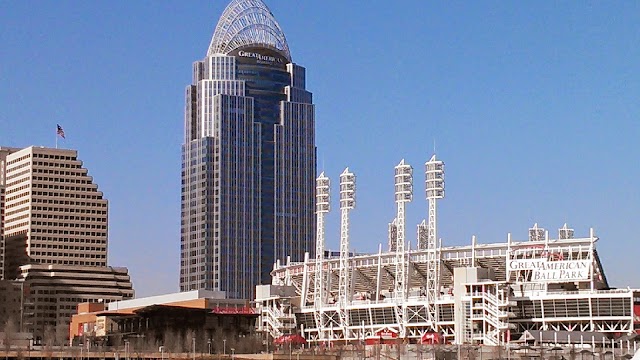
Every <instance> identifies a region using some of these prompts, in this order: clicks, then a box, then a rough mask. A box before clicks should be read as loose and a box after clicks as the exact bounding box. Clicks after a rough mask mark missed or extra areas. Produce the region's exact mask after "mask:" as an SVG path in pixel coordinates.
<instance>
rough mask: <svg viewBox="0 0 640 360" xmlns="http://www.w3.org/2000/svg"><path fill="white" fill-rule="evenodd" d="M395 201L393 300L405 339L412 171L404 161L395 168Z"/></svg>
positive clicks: (401, 332)
mask: <svg viewBox="0 0 640 360" xmlns="http://www.w3.org/2000/svg"><path fill="white" fill-rule="evenodd" d="M394 183H395V200H396V204H397V206H398V211H397V214H396V251H395V253H396V279H395V295H394V297H395V299H396V318H397V321H398V324H399V325H400V333H399V336H400V337H401V338H404V337H405V331H406V329H405V326H404V323H405V318H406V306H405V304H404V299H405V298H406V296H407V279H406V276H407V261H406V253H405V248H404V246H405V236H404V224H405V214H404V209H405V206H404V205H405V203H407V202H410V201H411V199H412V198H413V169H412V168H411V166H410V165H407V164H405V163H404V159H402V161H400V164H398V166H396V167H395V177H394Z"/></svg>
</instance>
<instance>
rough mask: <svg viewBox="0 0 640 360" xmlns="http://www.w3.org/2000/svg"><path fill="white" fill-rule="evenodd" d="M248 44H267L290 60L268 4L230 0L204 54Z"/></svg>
mask: <svg viewBox="0 0 640 360" xmlns="http://www.w3.org/2000/svg"><path fill="white" fill-rule="evenodd" d="M251 45H263V46H267V47H269V48H272V49H274V50H276V51H278V52H279V53H280V54H281V55H283V56H284V57H285V58H286V59H287V60H288V61H291V54H290V52H289V45H288V44H287V39H286V37H285V36H284V32H283V31H282V29H281V28H280V25H279V24H278V22H277V21H276V19H275V17H274V16H273V14H272V13H271V10H269V8H268V7H267V5H265V3H264V2H262V0H233V1H231V3H230V4H229V5H228V6H227V7H226V8H225V9H224V12H223V13H222V16H221V17H220V20H219V21H218V24H217V25H216V29H215V31H214V32H213V38H212V39H211V44H210V45H209V50H208V51H207V56H212V55H215V54H229V53H230V52H232V51H233V50H236V49H239V48H243V47H247V46H251Z"/></svg>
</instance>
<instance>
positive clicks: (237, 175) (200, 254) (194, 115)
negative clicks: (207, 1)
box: [180, 0, 316, 299]
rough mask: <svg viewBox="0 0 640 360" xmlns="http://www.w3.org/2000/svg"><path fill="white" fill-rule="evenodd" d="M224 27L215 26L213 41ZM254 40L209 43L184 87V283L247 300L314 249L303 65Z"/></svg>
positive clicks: (309, 117)
mask: <svg viewBox="0 0 640 360" xmlns="http://www.w3.org/2000/svg"><path fill="white" fill-rule="evenodd" d="M251 4H252V6H253V5H254V4H258V5H260V6H263V5H264V4H262V3H261V2H256V1H255V0H252V1H251ZM230 6H241V7H242V6H247V5H246V4H243V2H242V1H237V0H235V1H234V2H232V4H231V5H230ZM227 9H229V8H227ZM261 9H262V8H261ZM226 13H227V10H225V14H226ZM231 13H233V12H231ZM269 14H270V13H269ZM224 16H225V15H224V14H223V18H222V19H221V20H220V22H221V23H222V22H223V21H225V19H224ZM273 21H275V20H273ZM219 25H220V23H219ZM241 30H242V29H241ZM223 35H224V36H226V34H221V33H219V32H218V29H216V33H215V34H214V40H212V44H213V43H214V42H216V37H220V36H223ZM281 37H282V38H284V35H283V34H282V36H281ZM250 40H251V39H248V40H247V39H245V43H244V44H241V46H239V47H237V48H234V49H231V51H228V52H226V53H218V52H213V51H211V48H210V51H209V52H208V55H207V57H206V58H205V59H204V60H202V61H198V62H196V63H195V64H194V66H193V84H192V85H189V86H188V87H187V89H186V97H185V102H186V106H185V141H184V144H183V147H182V206H181V266H180V289H181V291H189V290H196V289H209V290H220V291H225V292H227V296H228V297H230V298H246V299H252V298H253V295H254V291H255V285H258V284H265V283H266V284H268V283H270V282H271V276H270V271H271V270H272V269H273V265H274V263H275V262H276V261H277V260H280V261H286V259H287V257H288V256H290V257H291V260H292V261H302V260H303V259H304V253H305V252H310V253H311V254H310V255H311V256H314V254H313V251H314V246H313V245H314V236H315V216H314V203H313V200H314V186H315V167H316V166H315V165H316V158H315V133H314V129H315V118H314V113H315V111H314V106H313V104H312V96H311V93H309V92H308V91H306V90H305V81H304V72H305V70H304V68H303V67H300V66H298V65H295V64H293V63H291V61H290V56H289V53H288V48H287V51H283V50H278V49H277V48H276V47H274V46H272V45H271V44H265V43H261V42H260V37H259V36H258V37H256V39H254V40H255V41H254V42H252V41H250Z"/></svg>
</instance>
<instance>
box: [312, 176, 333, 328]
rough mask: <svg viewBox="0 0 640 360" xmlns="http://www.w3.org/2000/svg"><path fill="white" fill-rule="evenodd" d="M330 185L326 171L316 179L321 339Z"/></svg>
mask: <svg viewBox="0 0 640 360" xmlns="http://www.w3.org/2000/svg"><path fill="white" fill-rule="evenodd" d="M330 186H331V181H330V180H329V178H328V177H326V176H325V175H324V172H322V173H321V174H320V176H318V178H317V179H316V218H317V225H316V227H317V229H316V261H315V277H314V305H315V307H316V323H317V325H318V334H319V336H320V339H323V338H324V317H323V315H322V307H323V306H324V304H325V296H326V293H327V291H326V289H327V288H326V285H327V276H326V275H327V274H326V273H325V272H324V269H323V263H324V241H325V239H324V234H325V225H324V216H325V214H326V213H328V212H329V209H330V206H329V204H330V195H329V194H330Z"/></svg>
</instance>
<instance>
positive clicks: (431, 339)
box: [420, 332, 442, 345]
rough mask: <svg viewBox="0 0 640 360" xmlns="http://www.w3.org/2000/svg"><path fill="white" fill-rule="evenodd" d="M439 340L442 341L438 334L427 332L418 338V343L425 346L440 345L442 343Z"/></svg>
mask: <svg viewBox="0 0 640 360" xmlns="http://www.w3.org/2000/svg"><path fill="white" fill-rule="evenodd" d="M441 340H442V337H441V336H440V334H438V333H435V332H428V333H425V334H424V335H422V337H421V338H420V343H421V344H427V345H434V344H440V343H441V342H442V341H441Z"/></svg>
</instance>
